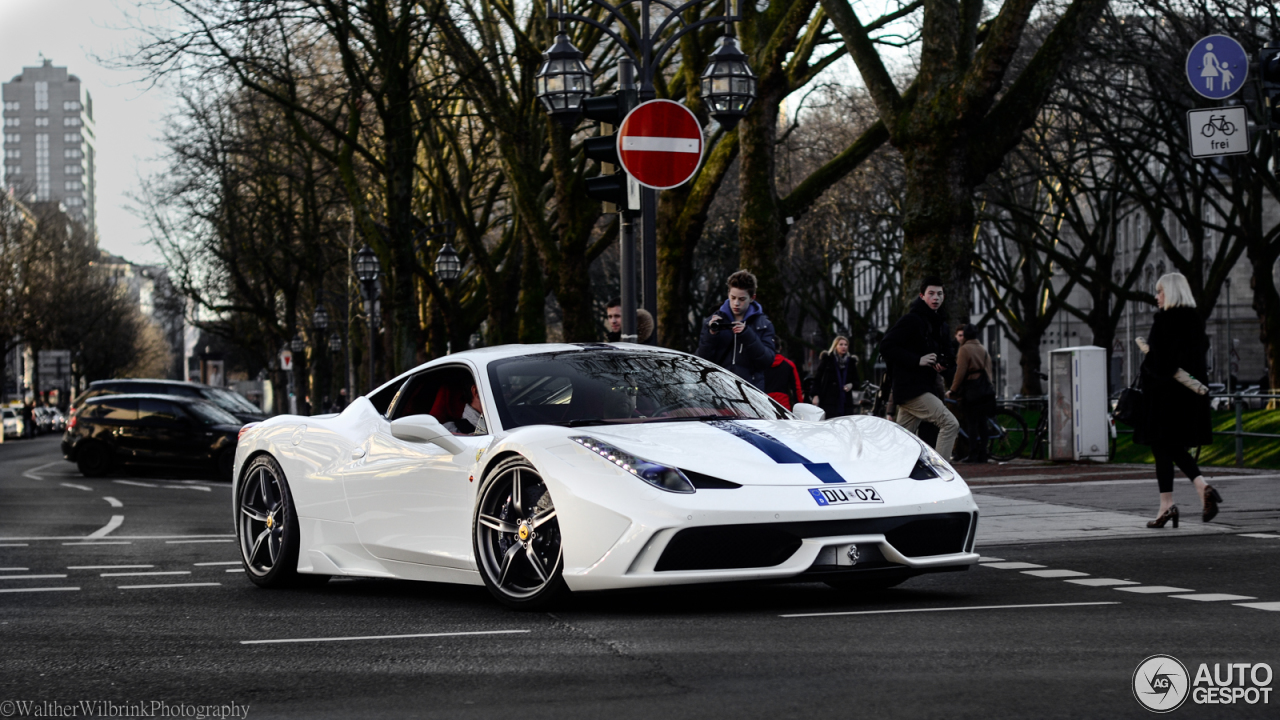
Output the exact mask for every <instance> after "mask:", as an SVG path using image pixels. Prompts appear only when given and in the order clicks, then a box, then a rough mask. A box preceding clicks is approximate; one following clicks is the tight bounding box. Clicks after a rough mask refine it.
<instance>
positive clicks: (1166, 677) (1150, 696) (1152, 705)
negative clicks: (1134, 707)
mask: <svg viewBox="0 0 1280 720" xmlns="http://www.w3.org/2000/svg"><path fill="white" fill-rule="evenodd" d="M1189 685H1190V677H1189V676H1188V675H1187V668H1186V667H1185V666H1183V664H1182V663H1181V662H1178V659H1177V658H1175V657H1173V656H1172V655H1152V656H1151V657H1149V658H1147V659H1146V660H1143V661H1142V662H1141V663H1139V664H1138V669H1137V670H1134V671H1133V696H1134V697H1135V698H1137V699H1138V702H1140V703H1142V706H1143V707H1145V708H1146V709H1148V710H1150V711H1151V712H1158V713H1167V712H1172V711H1174V710H1177V709H1178V708H1179V707H1181V706H1182V703H1184V702H1186V700H1187V690H1188V689H1189Z"/></svg>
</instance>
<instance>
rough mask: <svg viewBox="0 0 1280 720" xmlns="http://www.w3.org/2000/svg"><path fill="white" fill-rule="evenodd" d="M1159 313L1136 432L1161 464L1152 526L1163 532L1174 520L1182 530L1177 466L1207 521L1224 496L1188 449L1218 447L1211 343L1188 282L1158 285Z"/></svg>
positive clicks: (1170, 278) (1176, 277)
mask: <svg viewBox="0 0 1280 720" xmlns="http://www.w3.org/2000/svg"><path fill="white" fill-rule="evenodd" d="M1156 302H1157V303H1158V304H1159V306H1160V310H1159V311H1158V312H1157V313H1156V315H1155V320H1154V322H1153V323H1152V325H1151V337H1150V339H1149V340H1146V341H1143V339H1142V338H1138V345H1139V346H1140V347H1141V346H1143V345H1145V346H1146V347H1144V348H1143V350H1144V352H1146V354H1147V357H1146V359H1145V360H1143V362H1142V369H1141V371H1140V372H1141V377H1142V401H1143V408H1142V409H1143V414H1142V417H1143V421H1142V422H1140V423H1138V426H1137V427H1135V428H1134V432H1133V441H1134V442H1136V443H1140V444H1142V445H1150V446H1151V452H1152V454H1153V455H1155V459H1156V481H1157V482H1158V483H1159V485H1160V513H1159V515H1158V516H1157V517H1156V519H1155V520H1153V521H1151V522H1149V523H1147V527H1164V525H1165V523H1167V522H1168V521H1170V520H1172V521H1173V526H1174V527H1178V506H1177V505H1174V504H1173V466H1174V465H1175V464H1177V466H1178V467H1179V468H1180V469H1181V470H1182V472H1184V473H1186V476H1187V477H1188V478H1190V479H1191V481H1192V483H1194V484H1195V486H1196V491H1197V492H1199V493H1200V501H1201V502H1202V503H1203V505H1204V513H1203V519H1204V520H1205V522H1208V521H1209V520H1212V519H1213V517H1214V516H1215V515H1217V514H1218V503H1220V502H1222V496H1220V495H1219V494H1218V491H1217V490H1215V489H1214V488H1213V487H1212V486H1210V485H1209V484H1207V483H1206V482H1205V481H1204V477H1203V476H1201V475H1200V467H1199V466H1198V465H1197V464H1196V461H1195V460H1194V459H1193V458H1192V457H1191V454H1190V453H1188V452H1187V448H1188V447H1192V446H1196V445H1209V444H1211V443H1212V442H1213V427H1212V423H1211V419H1210V411H1209V396H1208V388H1206V387H1205V386H1204V385H1203V381H1204V380H1205V379H1206V378H1207V375H1208V373H1207V366H1206V362H1205V354H1206V351H1207V350H1208V348H1209V339H1208V337H1206V336H1205V333H1204V320H1203V319H1201V318H1200V314H1199V313H1197V312H1196V310H1195V307H1196V302H1195V299H1194V298H1193V297H1192V295H1191V287H1190V286H1189V285H1188V284H1187V279H1186V278H1185V277H1184V276H1182V275H1180V274H1178V273H1171V274H1169V275H1165V276H1163V277H1161V278H1160V280H1159V281H1158V282H1157V283H1156Z"/></svg>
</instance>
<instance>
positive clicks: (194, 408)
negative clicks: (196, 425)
mask: <svg viewBox="0 0 1280 720" xmlns="http://www.w3.org/2000/svg"><path fill="white" fill-rule="evenodd" d="M184 408H185V409H186V411H187V412H189V413H191V414H192V415H195V416H196V418H197V419H199V420H200V422H202V423H204V424H205V425H242V424H243V423H241V422H240V421H239V420H238V419H237V418H236V416H235V415H232V414H231V413H229V412H227V411H226V410H223V409H222V408H220V407H218V406H217V405H213V404H211V403H203V402H193V403H189V404H187V405H185V406H184Z"/></svg>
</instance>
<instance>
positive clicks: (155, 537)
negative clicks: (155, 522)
mask: <svg viewBox="0 0 1280 720" xmlns="http://www.w3.org/2000/svg"><path fill="white" fill-rule="evenodd" d="M234 537H235V535H224V534H221V533H219V534H217V535H212V534H208V535H116V536H115V537H114V538H113V539H115V540H170V539H179V538H234ZM84 539H85V537H84V536H83V535H48V536H44V537H39V536H35V535H32V536H28V537H0V541H4V542H14V541H18V540H84ZM0 547H4V546H3V545H0Z"/></svg>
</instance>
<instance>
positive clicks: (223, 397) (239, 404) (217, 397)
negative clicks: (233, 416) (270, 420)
mask: <svg viewBox="0 0 1280 720" xmlns="http://www.w3.org/2000/svg"><path fill="white" fill-rule="evenodd" d="M207 392H208V393H209V395H210V397H209V399H210V400H212V401H213V402H214V403H215V404H216V405H217V406H218V407H220V408H222V409H223V410H226V411H227V412H233V413H237V412H240V413H253V414H255V415H261V414H262V410H260V409H258V407H257V406H256V405H254V404H253V403H251V402H249V401H248V400H246V399H245V398H244V397H242V396H241V395H237V394H236V393H233V392H231V391H230V390H222V389H221V388H209V389H208V391H207Z"/></svg>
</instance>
